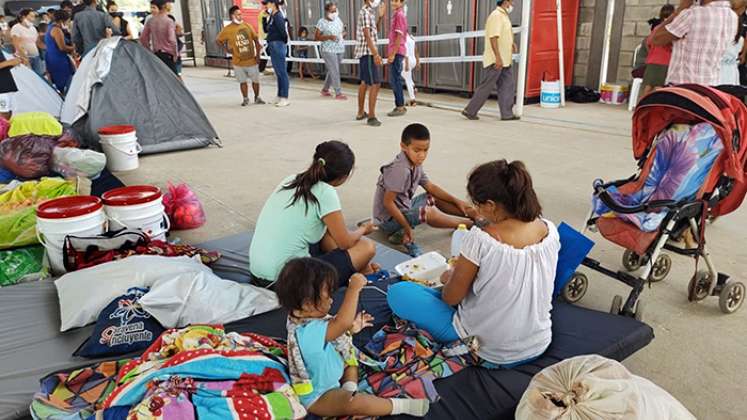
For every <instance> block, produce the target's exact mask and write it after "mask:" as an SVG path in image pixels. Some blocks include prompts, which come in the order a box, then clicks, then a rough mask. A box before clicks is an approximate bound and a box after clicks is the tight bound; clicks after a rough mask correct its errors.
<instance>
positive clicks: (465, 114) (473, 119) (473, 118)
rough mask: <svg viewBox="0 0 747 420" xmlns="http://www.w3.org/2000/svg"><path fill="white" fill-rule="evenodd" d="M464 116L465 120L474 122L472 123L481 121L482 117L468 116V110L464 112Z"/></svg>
mask: <svg viewBox="0 0 747 420" xmlns="http://www.w3.org/2000/svg"><path fill="white" fill-rule="evenodd" d="M462 115H464V118H466V119H468V120H472V121H476V120H479V119H480V117H478V116H477V115H471V114H468V113H467V110H466V109H465V110H463V111H462Z"/></svg>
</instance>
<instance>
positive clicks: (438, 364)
mask: <svg viewBox="0 0 747 420" xmlns="http://www.w3.org/2000/svg"><path fill="white" fill-rule="evenodd" d="M366 351H367V352H368V353H369V354H371V355H373V358H374V359H375V360H376V361H378V364H376V365H374V364H371V363H366V364H361V366H360V382H359V384H358V389H359V391H361V392H367V393H371V394H375V395H378V396H379V397H382V398H427V399H428V400H430V401H431V402H436V401H438V399H439V395H438V392H437V391H436V388H435V386H434V385H433V382H434V381H435V380H436V379H441V378H446V377H448V376H451V375H453V374H455V373H457V372H459V371H461V370H462V369H464V368H465V367H468V366H479V365H481V363H482V362H481V359H480V358H479V357H478V356H477V355H476V351H477V350H476V342H475V341H471V342H469V344H467V343H465V342H462V341H455V342H453V343H450V344H443V345H442V344H439V343H437V342H436V341H435V340H434V339H433V337H431V335H430V334H428V333H427V332H426V331H423V330H419V329H417V328H416V327H415V325H414V324H412V323H409V322H407V321H397V322H396V323H395V325H394V326H385V327H384V328H382V329H381V330H380V331H379V332H377V333H376V334H375V335H374V336H373V338H372V339H371V342H370V343H369V344H368V345H367V346H366Z"/></svg>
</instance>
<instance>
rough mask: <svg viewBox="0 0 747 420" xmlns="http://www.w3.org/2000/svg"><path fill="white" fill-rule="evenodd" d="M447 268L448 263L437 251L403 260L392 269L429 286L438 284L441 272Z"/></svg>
mask: <svg viewBox="0 0 747 420" xmlns="http://www.w3.org/2000/svg"><path fill="white" fill-rule="evenodd" d="M448 268H449V263H448V262H447V261H446V258H444V257H443V256H442V255H441V254H439V253H438V252H435V251H433V252H429V253H427V254H423V255H421V256H419V257H417V258H413V259H411V260H409V261H405V262H403V263H401V264H398V265H397V266H396V267H394V270H395V271H396V272H397V274H399V275H400V276H403V277H409V278H411V279H414V280H418V281H421V282H425V283H430V285H431V286H436V285H440V284H441V282H440V281H439V279H440V277H441V274H443V273H444V272H445V271H446V270H447V269H448Z"/></svg>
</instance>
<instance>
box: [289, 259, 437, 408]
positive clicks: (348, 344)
mask: <svg viewBox="0 0 747 420" xmlns="http://www.w3.org/2000/svg"><path fill="white" fill-rule="evenodd" d="M336 283H337V273H336V271H335V269H334V267H332V266H331V265H330V264H328V263H326V262H324V261H320V260H316V259H313V258H297V259H293V260H290V261H289V262H288V263H287V264H286V265H285V267H284V268H283V270H282V272H281V273H280V276H279V279H278V283H277V286H276V292H277V295H278V299H279V301H280V304H281V305H282V306H283V307H284V308H285V309H287V310H288V324H287V327H288V365H289V370H290V374H291V382H292V384H293V389H294V390H295V391H296V393H297V394H298V395H299V397H300V399H301V403H302V404H303V405H304V407H306V409H307V410H308V411H309V412H310V413H312V414H315V415H317V416H321V417H337V416H386V415H390V414H393V415H397V414H409V415H411V416H420V417H422V416H425V414H426V413H427V412H428V408H429V403H428V400H410V399H404V398H391V399H386V398H379V397H376V396H374V395H369V394H359V393H358V361H357V358H356V349H355V347H354V346H353V340H352V337H351V335H352V334H356V333H358V332H360V331H361V330H362V329H363V328H365V327H368V326H371V325H372V324H371V321H373V318H372V317H371V316H370V315H368V314H366V313H365V312H359V313H358V314H357V315H356V308H357V307H358V298H359V295H360V292H361V290H362V289H363V286H365V285H366V283H367V280H366V278H365V277H363V276H362V275H360V274H354V275H353V276H352V277H351V278H350V282H349V284H348V288H347V291H346V293H345V298H344V301H343V303H342V306H340V310H339V312H338V313H337V315H336V316H331V315H330V314H329V310H330V308H331V307H332V297H331V295H332V293H333V292H334V290H335V288H336V287H335V285H336Z"/></svg>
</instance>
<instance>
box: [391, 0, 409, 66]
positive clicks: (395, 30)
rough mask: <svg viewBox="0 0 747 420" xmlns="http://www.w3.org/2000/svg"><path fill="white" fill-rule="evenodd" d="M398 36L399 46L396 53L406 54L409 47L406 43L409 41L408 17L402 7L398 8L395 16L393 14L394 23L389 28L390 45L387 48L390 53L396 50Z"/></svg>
mask: <svg viewBox="0 0 747 420" xmlns="http://www.w3.org/2000/svg"><path fill="white" fill-rule="evenodd" d="M398 36H399V48H398V49H397V51H395V54H399V55H402V56H406V55H407V49H406V47H405V44H406V43H407V17H405V12H404V10H402V8H401V7H400V8H399V9H397V11H395V12H394V16H392V24H391V28H390V29H389V47H388V49H387V52H388V53H389V54H391V53H392V51H393V50H394V43H395V41H396V39H397V37H398Z"/></svg>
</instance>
